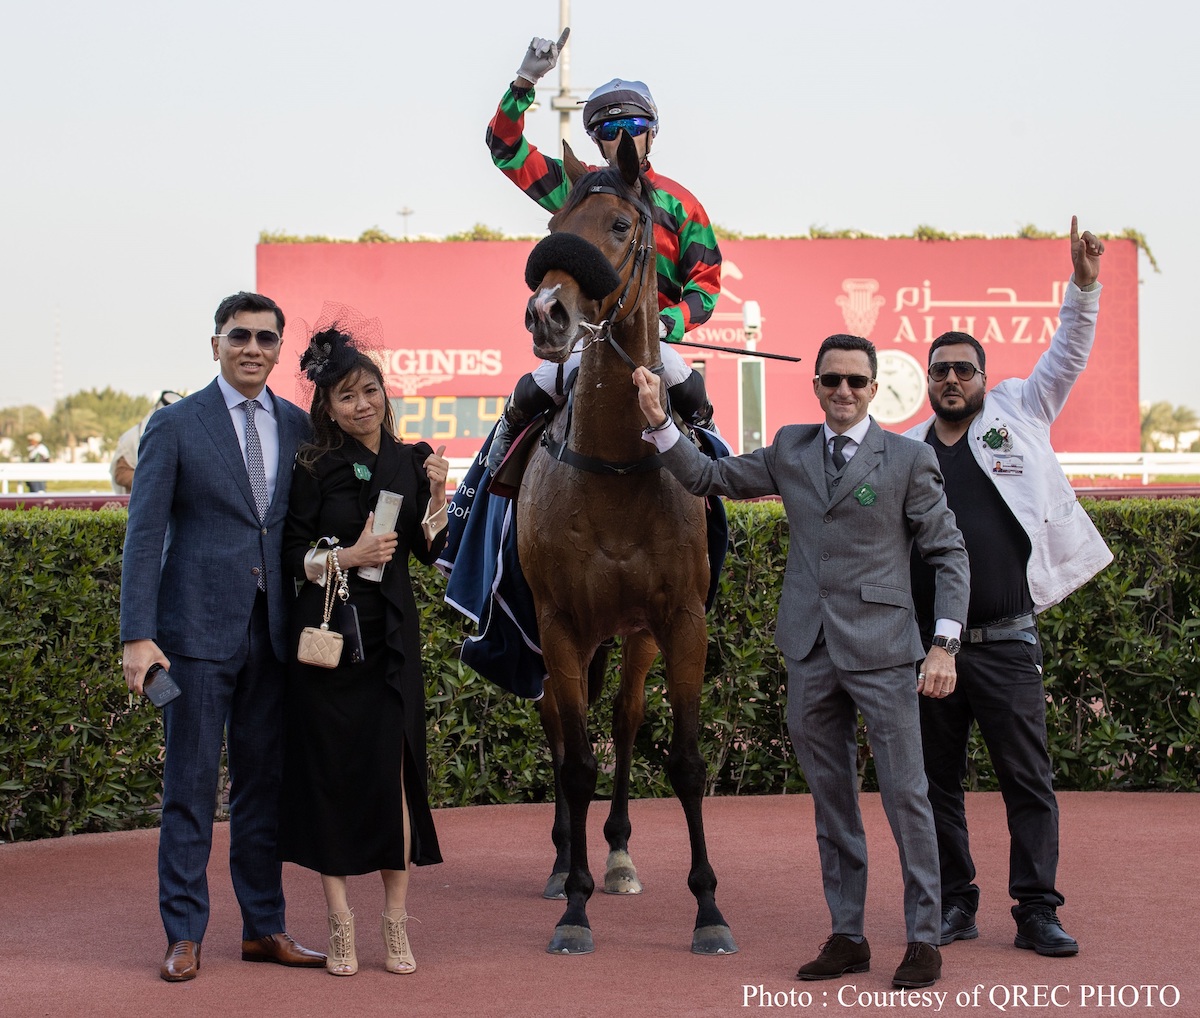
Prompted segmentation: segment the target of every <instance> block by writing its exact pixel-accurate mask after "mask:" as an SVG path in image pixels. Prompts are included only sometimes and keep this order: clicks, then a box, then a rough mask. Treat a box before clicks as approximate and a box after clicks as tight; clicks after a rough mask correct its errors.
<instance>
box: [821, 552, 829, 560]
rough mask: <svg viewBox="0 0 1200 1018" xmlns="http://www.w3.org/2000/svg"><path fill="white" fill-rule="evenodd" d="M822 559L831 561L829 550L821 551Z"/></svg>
mask: <svg viewBox="0 0 1200 1018" xmlns="http://www.w3.org/2000/svg"><path fill="white" fill-rule="evenodd" d="M821 561H822V562H828V561H829V552H827V551H823V552H821Z"/></svg>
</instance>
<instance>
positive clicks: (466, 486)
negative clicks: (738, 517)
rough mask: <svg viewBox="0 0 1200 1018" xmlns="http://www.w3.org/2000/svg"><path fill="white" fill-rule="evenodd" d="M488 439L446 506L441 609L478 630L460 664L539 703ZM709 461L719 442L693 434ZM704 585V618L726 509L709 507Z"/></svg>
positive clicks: (533, 642)
mask: <svg viewBox="0 0 1200 1018" xmlns="http://www.w3.org/2000/svg"><path fill="white" fill-rule="evenodd" d="M495 433H496V429H495V428H493V429H492V433H491V434H489V435H488V437H487V440H486V441H485V442H484V444H483V448H482V449H481V450H480V452H479V455H478V456H476V457H475V461H474V462H473V463H472V464H471V468H470V469H469V470H468V471H467V473H466V476H465V477H464V478H463V480H462V483H461V484H459V486H458V490H457V491H456V492H455V493H454V496H453V498H451V499H450V507H449V524H448V526H447V530H446V544H445V547H444V548H443V550H442V554H441V556H440V557H439V558H438V560H437V563H436V564H437V566H438V568H439V569H440V570H441V571H442V572H443V573H445V574H446V576H447V577H449V579H448V581H447V583H446V594H445V599H446V603H447V604H449V605H450V606H451V607H453V608H455V609H457V610H458V611H460V612H462V613H463V614H464V615H465V616H467V618H469V619H471V621H473V622H474V623H475V625H476V633H475V635H474V636H471V637H468V638H467V640H466V642H465V643H464V644H463V648H462V661H463V664H465V665H467V666H468V667H470V668H472V669H474V670H475V671H476V672H478V673H479V674H480V675H482V676H483V677H484V678H485V679H488V680H489V681H491V682H494V683H496V685H498V686H500V687H501V688H503V689H506V690H508V691H509V692H510V693H516V694H517V696H524V697H528V698H530V699H534V700H536V699H539V698H540V697H541V695H542V686H543V684H544V682H545V679H546V665H545V662H544V661H543V660H542V650H541V642H540V640H539V637H538V626H537V614H536V612H535V611H534V606H533V592H532V591H531V590H530V589H529V584H528V583H526V582H525V575H524V574H523V573H522V572H521V564H520V562H519V561H518V559H517V514H516V511H515V509H516V506H515V503H514V500H513V499H509V498H503V497H501V496H499V495H494V494H492V493H490V492H489V491H488V490H487V482H488V472H487V466H486V464H487V454H488V450H489V449H490V448H491V444H492V439H493V438H494V437H495ZM697 434H698V435H699V437H700V440H701V445H702V447H703V448H704V451H705V452H707V453H708V455H710V456H712V457H713V458H714V459H718V458H720V457H722V456H728V455H729V454H730V449H729V446H727V445H726V444H725V442H724V440H723V439H722V438H720V436H718V435H715V434H712V433H711V432H707V431H700V432H697ZM707 502H708V512H707V514H706V515H707V518H708V560H709V567H710V580H709V586H708V595H707V597H706V598H705V604H704V607H705V610H707V609H709V608H711V607H712V604H713V600H714V598H715V597H716V594H717V585H718V583H719V582H720V575H721V565H722V564H723V563H724V561H725V552H726V549H727V548H728V545H729V529H728V525H727V523H726V519H725V505H724V503H723V502H722V501H721V500H720V499H719V498H717V497H716V496H712V497H710V498H709V499H708V500H707Z"/></svg>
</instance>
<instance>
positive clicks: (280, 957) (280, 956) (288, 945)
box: [242, 933, 325, 969]
mask: <svg viewBox="0 0 1200 1018" xmlns="http://www.w3.org/2000/svg"><path fill="white" fill-rule="evenodd" d="M242 961H273V962H274V963H275V964H276V965H291V966H292V967H293V968H305V969H310V968H311V969H315V968H324V967H325V955H323V954H321V953H320V952H318V951H310V950H309V949H308V948H307V947H301V946H300V945H299V944H297V943H296V942H295V941H294V940H293V939H292V938H291V937H289V936H288V935H287V934H286V933H272V934H271V935H270V936H268V937H259V938H258V939H257V940H243V941H242Z"/></svg>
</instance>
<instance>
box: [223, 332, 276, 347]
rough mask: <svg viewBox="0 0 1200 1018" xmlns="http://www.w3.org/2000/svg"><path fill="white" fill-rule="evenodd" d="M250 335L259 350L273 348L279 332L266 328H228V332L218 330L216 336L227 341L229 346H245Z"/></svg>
mask: <svg viewBox="0 0 1200 1018" xmlns="http://www.w3.org/2000/svg"><path fill="white" fill-rule="evenodd" d="M251 337H253V338H254V339H255V340H257V341H258V347H259V349H260V350H274V349H275V347H277V346H278V345H279V334H278V333H275V332H271V331H270V330H268V329H262V330H260V331H258V332H251V331H250V330H249V329H230V330H229V331H228V332H218V333H217V336H216V338H217V339H224V340H226V341H228V343H229V345H230V346H233V347H238V348H241V347H243V346H246V345H247V344H248V343H249V342H250V339H251Z"/></svg>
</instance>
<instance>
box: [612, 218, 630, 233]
mask: <svg viewBox="0 0 1200 1018" xmlns="http://www.w3.org/2000/svg"><path fill="white" fill-rule="evenodd" d="M632 225H633V223H632V222H631V221H630V220H628V219H618V220H617V221H616V222H614V223H613V231H614V232H615V233H628V232H629V228H630V227H631V226H632Z"/></svg>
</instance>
